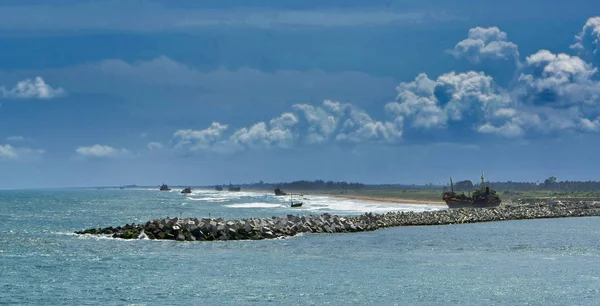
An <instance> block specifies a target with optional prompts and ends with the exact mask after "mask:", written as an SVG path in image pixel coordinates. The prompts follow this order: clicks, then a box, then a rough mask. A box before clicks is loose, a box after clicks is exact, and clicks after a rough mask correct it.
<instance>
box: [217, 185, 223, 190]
mask: <svg viewBox="0 0 600 306" xmlns="http://www.w3.org/2000/svg"><path fill="white" fill-rule="evenodd" d="M215 190H216V191H223V187H221V186H215Z"/></svg>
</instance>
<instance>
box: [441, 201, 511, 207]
mask: <svg viewBox="0 0 600 306" xmlns="http://www.w3.org/2000/svg"><path fill="white" fill-rule="evenodd" d="M501 203H502V202H501V201H493V202H492V201H490V202H487V201H474V202H473V201H446V205H448V208H466V207H475V208H488V207H498V206H500V204H501Z"/></svg>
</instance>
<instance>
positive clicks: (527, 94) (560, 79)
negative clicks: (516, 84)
mask: <svg viewBox="0 0 600 306" xmlns="http://www.w3.org/2000/svg"><path fill="white" fill-rule="evenodd" d="M597 72H598V69H597V68H595V67H593V66H592V65H591V64H589V63H586V62H585V61H583V60H582V59H581V58H579V57H577V56H571V55H568V54H564V53H560V54H553V53H552V52H550V51H548V50H540V51H538V52H536V53H534V54H532V55H530V56H528V57H527V58H526V60H525V66H524V69H523V72H521V74H520V75H519V78H518V80H519V81H520V82H521V84H520V85H521V86H522V88H517V89H516V91H517V93H518V94H519V99H521V100H523V101H525V102H528V103H533V104H544V105H554V106H563V107H564V106H572V105H581V104H595V103H597V102H598V101H599V99H600V83H598V82H597V81H595V80H594V79H593V77H594V76H595V75H596V74H597Z"/></svg>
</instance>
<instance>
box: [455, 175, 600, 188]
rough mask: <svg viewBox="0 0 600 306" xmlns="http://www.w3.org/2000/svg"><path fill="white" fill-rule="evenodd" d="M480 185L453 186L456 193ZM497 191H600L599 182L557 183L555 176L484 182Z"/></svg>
mask: <svg viewBox="0 0 600 306" xmlns="http://www.w3.org/2000/svg"><path fill="white" fill-rule="evenodd" d="M479 185H480V184H473V182H471V181H470V180H464V181H459V182H456V183H455V184H454V189H455V190H457V191H470V190H473V189H474V188H477V187H479ZM486 185H489V186H491V187H492V188H493V189H495V190H497V191H507V190H510V191H532V190H552V191H562V192H567V191H594V190H600V181H558V179H557V177H556V176H551V177H549V178H547V179H545V180H544V181H542V182H513V181H507V182H486Z"/></svg>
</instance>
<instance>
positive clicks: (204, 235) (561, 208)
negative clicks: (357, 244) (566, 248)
mask: <svg viewBox="0 0 600 306" xmlns="http://www.w3.org/2000/svg"><path fill="white" fill-rule="evenodd" d="M590 216H600V202H595V201H571V202H569V201H556V200H541V201H536V202H534V203H527V204H505V205H502V206H499V207H496V208H458V209H443V210H437V211H426V212H388V213H385V214H373V213H365V214H362V215H359V216H337V215H331V214H327V213H326V214H322V215H308V216H294V215H287V216H281V217H272V218H249V219H242V220H225V219H222V218H162V219H155V220H151V221H148V222H146V223H145V224H126V225H124V226H119V227H106V228H93V229H86V230H83V231H77V232H75V233H76V234H91V235H112V237H113V238H123V239H138V238H146V237H147V238H148V239H170V240H178V241H212V240H261V239H274V238H281V237H289V236H294V235H296V234H299V233H351V232H363V231H373V230H377V229H381V228H387V227H393V226H418V225H449V224H462V223H476V222H492V221H505V220H520V219H538V218H566V217H590Z"/></svg>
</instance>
